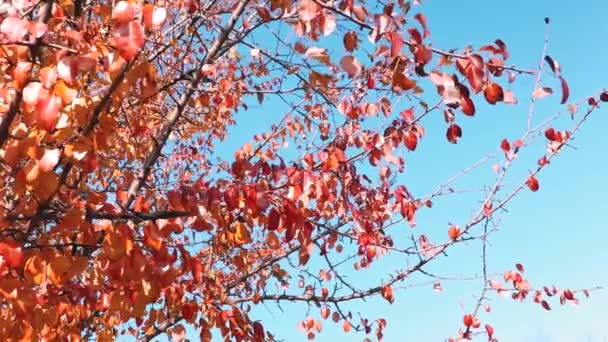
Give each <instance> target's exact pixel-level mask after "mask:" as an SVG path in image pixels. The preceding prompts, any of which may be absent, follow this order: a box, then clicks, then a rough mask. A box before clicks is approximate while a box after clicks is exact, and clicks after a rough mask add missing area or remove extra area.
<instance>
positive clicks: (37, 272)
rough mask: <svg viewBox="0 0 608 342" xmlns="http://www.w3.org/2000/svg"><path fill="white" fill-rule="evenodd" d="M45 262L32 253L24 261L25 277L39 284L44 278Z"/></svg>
mask: <svg viewBox="0 0 608 342" xmlns="http://www.w3.org/2000/svg"><path fill="white" fill-rule="evenodd" d="M44 269H45V262H44V260H43V259H42V258H41V257H40V256H38V255H34V256H32V257H31V258H29V259H28V260H27V261H26V262H25V269H24V271H25V272H24V273H25V279H26V280H27V281H28V282H30V283H34V284H36V285H40V284H41V283H42V280H43V279H44Z"/></svg>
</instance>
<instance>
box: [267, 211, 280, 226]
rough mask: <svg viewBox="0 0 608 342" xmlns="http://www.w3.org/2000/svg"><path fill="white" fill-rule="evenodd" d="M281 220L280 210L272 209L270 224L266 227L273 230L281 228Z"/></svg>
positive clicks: (269, 218)
mask: <svg viewBox="0 0 608 342" xmlns="http://www.w3.org/2000/svg"><path fill="white" fill-rule="evenodd" d="M280 220H281V216H280V214H279V211H278V210H276V209H275V208H272V209H270V213H268V224H267V225H266V229H268V230H270V231H273V230H277V228H279V223H280Z"/></svg>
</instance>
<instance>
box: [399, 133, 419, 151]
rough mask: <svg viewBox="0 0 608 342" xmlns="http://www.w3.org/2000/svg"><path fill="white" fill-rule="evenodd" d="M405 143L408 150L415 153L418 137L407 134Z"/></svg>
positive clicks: (404, 139) (413, 134)
mask: <svg viewBox="0 0 608 342" xmlns="http://www.w3.org/2000/svg"><path fill="white" fill-rule="evenodd" d="M403 143H404V144H405V147H407V149H408V150H410V151H414V150H415V149H416V146H417V145H418V136H417V135H416V134H415V133H413V132H406V133H405V134H404V135H403Z"/></svg>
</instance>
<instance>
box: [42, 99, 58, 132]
mask: <svg viewBox="0 0 608 342" xmlns="http://www.w3.org/2000/svg"><path fill="white" fill-rule="evenodd" d="M61 107H62V102H61V98H60V97H59V96H55V95H45V96H42V97H41V98H39V99H38V103H37V104H36V114H37V115H36V122H37V124H38V127H39V128H41V129H43V130H45V131H47V132H50V131H52V130H53V129H55V126H57V120H59V111H60V110H61Z"/></svg>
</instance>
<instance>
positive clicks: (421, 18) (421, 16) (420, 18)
mask: <svg viewBox="0 0 608 342" xmlns="http://www.w3.org/2000/svg"><path fill="white" fill-rule="evenodd" d="M414 18H415V19H416V20H418V22H419V23H420V25H422V29H423V30H424V33H423V37H424V38H428V36H429V35H430V34H431V31H429V28H428V26H427V24H426V17H425V16H424V14H422V13H418V14H416V15H415V16H414Z"/></svg>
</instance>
